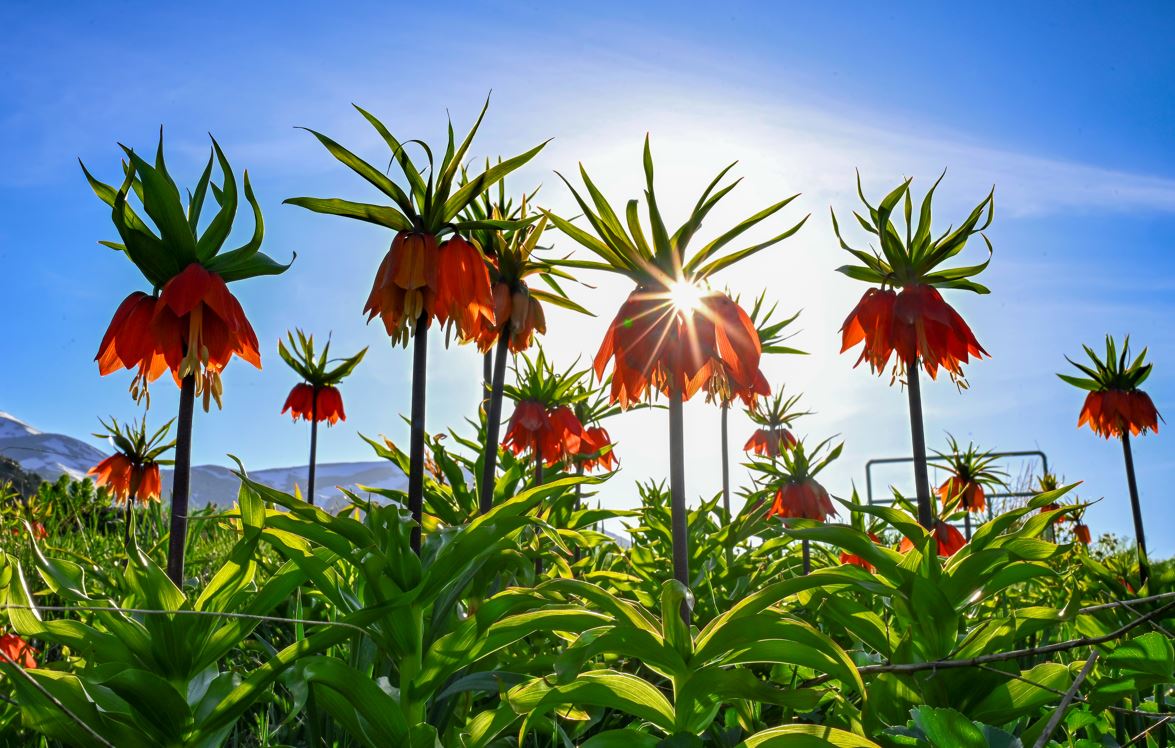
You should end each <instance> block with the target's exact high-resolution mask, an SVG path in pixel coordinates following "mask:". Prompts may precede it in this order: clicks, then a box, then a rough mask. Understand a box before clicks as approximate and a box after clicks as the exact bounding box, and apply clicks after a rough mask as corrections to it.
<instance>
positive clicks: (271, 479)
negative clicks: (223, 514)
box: [0, 411, 407, 508]
mask: <svg viewBox="0 0 1175 748" xmlns="http://www.w3.org/2000/svg"><path fill="white" fill-rule="evenodd" d="M106 456H107V453H106V452H103V451H102V450H100V449H98V448H97V447H94V446H93V445H91V444H89V443H87V442H85V441H82V440H81V439H78V438H76V437H73V436H69V435H68V434H57V433H51V432H44V431H41V430H39V429H37V428H35V427H34V426H31V425H29V424H28V423H26V422H25V421H22V420H21V419H20V418H18V417H16V416H14V415H12V414H11V413H7V412H4V411H0V457H4V458H8V459H9V460H11V461H13V462H15V463H16V464H17V465H19V466H20V468H21V469H22V470H24V471H25V472H26V473H33V474H36V475H37V476H40V478H42V479H43V480H47V481H54V480H57V478H58V477H60V476H61V475H68V476H70V477H71V478H78V479H80V478H84V477H85V476H86V471H88V470H89V469H90V468H91V467H93V466H94V465H97V464H98V463H99V462H101V461H102V459H103V458H105V457H106ZM307 470H308V467H307V466H306V465H293V466H289V467H275V468H265V469H261V470H249V471H248V475H249V477H250V478H251V479H252V480H255V481H257V482H258V483H261V484H264V485H266V486H269V487H270V488H275V489H277V490H279V491H285V492H287V493H293V491H294V486H295V485H297V486H299V487H302V488H304V487H305V484H306V473H307ZM317 472H318V476H317V479H316V481H315V482H316V483H317V486H316V488H315V491H314V498H315V502H316V503H319V504H321V505H323V506H326V507H330V506H332V505H333V504H336V503H339V504H341V503H342V502H343V501H344V498H343V495H342V493H341V492H340V491H339V487H340V486H341V487H343V488H346V489H348V490H352V491H359V490H360V489H359V487H360V486H371V487H373V488H390V489H404V488H405V487H406V485H407V478H406V477H405V475H404V473H403V472H402V471H401V470H400V469H399V467H397V466H396V465H394V464H393V463H391V462H388V461H386V460H371V461H362V460H361V461H354V462H324V463H319V464H318V470H317ZM161 477H162V483H163V494H164V497H167V496H170V494H171V482H172V474H171V471H170V470H164V471H163V473H162V476H161ZM239 488H240V481H239V480H238V479H237V476H236V475H235V474H234V473H233V469H232V468H229V467H226V466H224V465H193V466H192V480H191V495H190V498H189V501H190V502H191V505H192V506H193V507H197V508H198V507H204V506H209V505H213V506H221V507H224V506H231V505H232V504H233V503H234V502H235V501H236V497H237V491H238V490H239Z"/></svg>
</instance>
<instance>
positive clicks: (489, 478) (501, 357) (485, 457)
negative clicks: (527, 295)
mask: <svg viewBox="0 0 1175 748" xmlns="http://www.w3.org/2000/svg"><path fill="white" fill-rule="evenodd" d="M509 343H510V322H509V321H507V322H506V324H504V325H502V330H501V332H500V333H498V346H497V348H498V350H497V352H496V353H495V354H494V356H495V358H494V372H493V380H492V381H491V382H490V385H489V387H490V391H489V403H490V405H489V408H487V410H486V443H485V451H484V452H483V453H482V456H481V486H479V488H480V492H479V494H478V497H477V511H478V513H479V514H485V513H486V512H488V511H489V510H491V509H493V508H494V473H495V472H496V470H497V467H498V438H499V437H498V435H499V433H500V431H501V427H502V389H503V388H504V387H505V386H506V358H507V353H508V352H509V347H508V346H509ZM486 358H487V360H488V358H489V354H486Z"/></svg>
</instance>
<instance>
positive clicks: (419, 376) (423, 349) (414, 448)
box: [408, 312, 428, 556]
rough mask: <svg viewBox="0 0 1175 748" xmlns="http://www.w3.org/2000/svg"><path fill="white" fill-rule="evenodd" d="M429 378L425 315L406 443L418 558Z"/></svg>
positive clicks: (415, 341)
mask: <svg viewBox="0 0 1175 748" xmlns="http://www.w3.org/2000/svg"><path fill="white" fill-rule="evenodd" d="M427 376H428V313H427V312H421V314H420V317H418V318H417V319H416V330H415V331H414V332H413V334H412V426H411V433H410V436H409V441H408V511H409V512H411V514H412V521H413V522H414V523H415V526H414V527H413V528H412V539H411V544H412V551H413V553H415V554H416V555H418V556H419V555H420V530H421V525H422V523H423V521H424V404H425V394H426V390H425V385H426V383H427V381H426V380H427Z"/></svg>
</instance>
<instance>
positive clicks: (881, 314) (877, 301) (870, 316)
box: [840, 288, 897, 372]
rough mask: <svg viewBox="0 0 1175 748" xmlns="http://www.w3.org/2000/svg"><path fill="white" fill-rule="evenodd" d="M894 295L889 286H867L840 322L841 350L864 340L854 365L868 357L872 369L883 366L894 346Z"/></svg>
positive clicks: (878, 369) (891, 353)
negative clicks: (868, 287) (879, 287)
mask: <svg viewBox="0 0 1175 748" xmlns="http://www.w3.org/2000/svg"><path fill="white" fill-rule="evenodd" d="M896 299H897V294H895V293H894V292H893V291H891V290H889V289H877V288H870V289H869V290H867V291H865V295H864V296H862V297H861V300H860V301H859V302H857V306H856V307H855V308H854V309H853V311H852V312H850V313H849V316H848V318H847V319H845V322H844V324H843V325H841V328H840V332H841V347H840V352H841V353H844V352H845V351H847V350H848V349H850V348H852V347H853V346H855V345H856V344H857V343H860V342H862V341H864V342H865V347H864V348H863V349H862V350H861V357H860V358H859V359H857V363H856V364H854V366H860V365H861V362H862V361H868V362H869V366H870V368H872V369H873V371H875V372H880V371H882V370H884V369H885V365H886V364H887V363H888V362H889V357H890V356H891V355H893V349H894V342H893V307H894V301H895V300H896Z"/></svg>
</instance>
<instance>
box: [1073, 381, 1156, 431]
mask: <svg viewBox="0 0 1175 748" xmlns="http://www.w3.org/2000/svg"><path fill="white" fill-rule="evenodd" d="M1087 423H1088V424H1089V427H1090V428H1091V429H1093V432H1094V433H1095V434H1097V435H1098V436H1104V437H1105V438H1107V439H1109V438H1110V437H1120V436H1122V435H1123V434H1124V433H1126V432H1127V431H1129V432H1130V433H1131V434H1132V435H1134V436H1138V435H1139V434H1143V433H1146V432H1147V431H1154V432H1155V433H1158V431H1159V412H1158V411H1157V410H1156V409H1155V404H1154V402H1152V401H1151V398H1150V395H1148V394H1146V393H1145V392H1143V391H1142V390H1130V391H1123V390H1105V391H1103V392H1090V393H1089V394H1088V395H1086V396H1085V406H1084V407H1083V408H1082V409H1081V417H1080V418H1079V419H1078V421H1077V428H1081V427H1082V426H1084V425H1085V424H1087Z"/></svg>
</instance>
